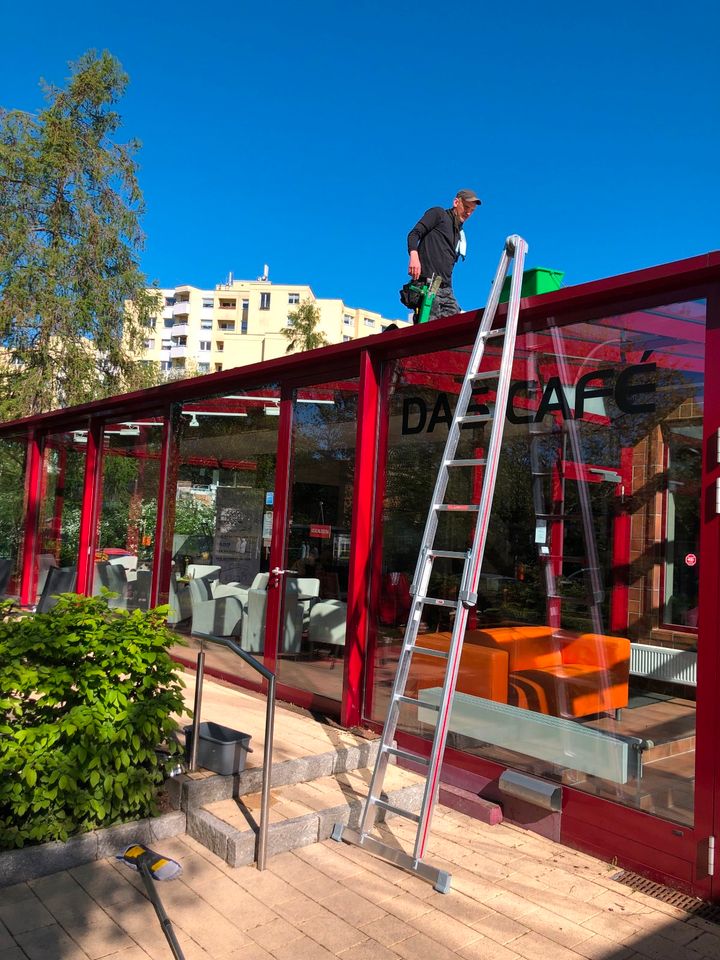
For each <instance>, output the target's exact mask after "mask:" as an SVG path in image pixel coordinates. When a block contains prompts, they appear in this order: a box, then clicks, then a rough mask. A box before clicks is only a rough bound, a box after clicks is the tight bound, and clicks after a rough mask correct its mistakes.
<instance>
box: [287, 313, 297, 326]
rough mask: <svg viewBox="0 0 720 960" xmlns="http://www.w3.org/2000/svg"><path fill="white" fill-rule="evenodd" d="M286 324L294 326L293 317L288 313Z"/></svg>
mask: <svg viewBox="0 0 720 960" xmlns="http://www.w3.org/2000/svg"><path fill="white" fill-rule="evenodd" d="M287 325H288V326H289V327H294V326H295V317H293V316H291V315H290V314H288V318H287Z"/></svg>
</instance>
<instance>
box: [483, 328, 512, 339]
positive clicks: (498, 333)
mask: <svg viewBox="0 0 720 960" xmlns="http://www.w3.org/2000/svg"><path fill="white" fill-rule="evenodd" d="M506 329H507V328H506V327H498V328H497V330H488V332H487V334H486V336H488V337H504V336H505V331H506Z"/></svg>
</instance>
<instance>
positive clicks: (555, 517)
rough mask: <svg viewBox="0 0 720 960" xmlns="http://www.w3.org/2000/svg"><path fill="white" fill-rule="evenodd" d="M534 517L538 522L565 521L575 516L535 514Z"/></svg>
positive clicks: (569, 514)
mask: <svg viewBox="0 0 720 960" xmlns="http://www.w3.org/2000/svg"><path fill="white" fill-rule="evenodd" d="M535 516H536V517H537V519H538V520H567V519H568V518H571V519H572V518H573V517H574V516H575V514H572V513H536V514H535Z"/></svg>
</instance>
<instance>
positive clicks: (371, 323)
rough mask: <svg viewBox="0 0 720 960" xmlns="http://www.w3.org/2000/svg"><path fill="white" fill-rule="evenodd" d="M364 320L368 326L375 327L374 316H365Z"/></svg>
mask: <svg viewBox="0 0 720 960" xmlns="http://www.w3.org/2000/svg"><path fill="white" fill-rule="evenodd" d="M363 321H364V323H365V326H366V327H374V326H375V321H374V320H373V319H372V317H363Z"/></svg>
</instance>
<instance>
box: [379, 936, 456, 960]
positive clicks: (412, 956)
mask: <svg viewBox="0 0 720 960" xmlns="http://www.w3.org/2000/svg"><path fill="white" fill-rule="evenodd" d="M393 950H394V951H395V953H398V954H399V955H400V956H401V957H405V960H453V958H454V957H455V954H454V953H453V951H452V950H450V949H448V947H445V946H443V944H441V943H439V942H438V941H437V940H432V939H431V938H430V937H428V936H426V935H425V934H424V933H417V934H415V936H414V937H409V938H408V939H407V940H400V941H398V943H395V944H393Z"/></svg>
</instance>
